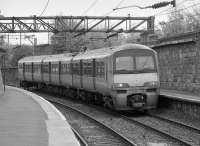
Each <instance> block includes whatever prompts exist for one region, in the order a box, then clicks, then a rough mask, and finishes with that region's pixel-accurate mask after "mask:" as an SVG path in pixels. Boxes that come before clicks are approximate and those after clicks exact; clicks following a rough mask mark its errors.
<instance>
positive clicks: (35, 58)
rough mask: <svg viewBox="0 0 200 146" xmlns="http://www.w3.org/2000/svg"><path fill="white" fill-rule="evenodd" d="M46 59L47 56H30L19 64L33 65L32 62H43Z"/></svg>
mask: <svg viewBox="0 0 200 146" xmlns="http://www.w3.org/2000/svg"><path fill="white" fill-rule="evenodd" d="M45 58H46V55H41V56H28V57H24V58H22V59H20V60H19V61H18V62H19V63H25V62H26V63H31V62H41V61H42V60H43V59H45Z"/></svg>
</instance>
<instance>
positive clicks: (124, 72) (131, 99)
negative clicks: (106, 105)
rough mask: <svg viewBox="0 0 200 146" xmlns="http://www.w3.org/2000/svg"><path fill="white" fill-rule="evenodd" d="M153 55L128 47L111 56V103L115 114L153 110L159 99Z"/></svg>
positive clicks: (138, 48) (156, 62) (153, 53)
mask: <svg viewBox="0 0 200 146" xmlns="http://www.w3.org/2000/svg"><path fill="white" fill-rule="evenodd" d="M159 87H160V82H159V71H158V59H157V53H156V52H155V51H154V50H152V49H150V48H148V47H146V46H143V45H129V46H127V47H125V48H124V49H121V50H120V51H117V52H115V54H114V55H113V81H112V99H113V104H114V107H115V109H116V110H149V109H153V108H156V106H157V102H158V95H159Z"/></svg>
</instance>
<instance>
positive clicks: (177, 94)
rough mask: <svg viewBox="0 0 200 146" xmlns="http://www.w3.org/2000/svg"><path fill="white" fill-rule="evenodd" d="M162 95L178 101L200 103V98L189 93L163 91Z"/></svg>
mask: <svg viewBox="0 0 200 146" xmlns="http://www.w3.org/2000/svg"><path fill="white" fill-rule="evenodd" d="M160 95H161V96H165V97H168V98H173V99H177V100H183V101H187V102H193V103H200V96H199V95H197V94H192V93H189V92H184V91H177V90H166V89H161V90H160Z"/></svg>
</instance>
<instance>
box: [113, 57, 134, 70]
mask: <svg viewBox="0 0 200 146" xmlns="http://www.w3.org/2000/svg"><path fill="white" fill-rule="evenodd" d="M134 68H135V65H134V60H133V57H132V56H123V57H117V58H116V70H120V71H123V70H125V71H132V70H134Z"/></svg>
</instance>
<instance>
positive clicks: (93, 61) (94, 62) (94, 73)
mask: <svg viewBox="0 0 200 146" xmlns="http://www.w3.org/2000/svg"><path fill="white" fill-rule="evenodd" d="M92 77H93V89H94V90H96V61H95V59H93V60H92Z"/></svg>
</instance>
